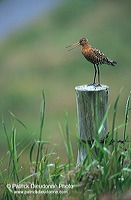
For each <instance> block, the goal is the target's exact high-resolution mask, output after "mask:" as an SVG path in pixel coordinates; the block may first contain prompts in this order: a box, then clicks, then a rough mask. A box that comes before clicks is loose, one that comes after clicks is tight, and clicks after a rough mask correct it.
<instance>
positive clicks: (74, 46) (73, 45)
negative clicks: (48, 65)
mask: <svg viewBox="0 0 131 200" xmlns="http://www.w3.org/2000/svg"><path fill="white" fill-rule="evenodd" d="M79 45H80V43H79V42H77V43H75V44H72V45H69V46H67V47H66V48H69V47H72V48H71V49H69V50H68V51H71V50H72V49H74V48H76V47H78V46H79Z"/></svg>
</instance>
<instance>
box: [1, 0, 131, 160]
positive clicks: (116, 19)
mask: <svg viewBox="0 0 131 200" xmlns="http://www.w3.org/2000/svg"><path fill="white" fill-rule="evenodd" d="M62 2H63V3H62ZM130 8H131V1H128V0H126V1H123V0H110V1H109V0H107V1H102V0H100V1H96V0H93V1H92V0H72V1H61V2H60V3H59V4H58V5H57V6H56V7H55V8H54V9H51V10H50V12H48V13H47V14H46V15H42V14H40V16H39V17H37V18H36V19H34V18H33V20H32V21H31V22H30V23H29V24H27V25H25V26H24V27H23V28H20V29H19V30H17V31H14V32H13V33H12V34H10V35H9V36H8V37H6V38H4V39H3V40H1V41H0V113H1V115H2V114H3V115H4V118H5V121H6V126H7V130H8V133H9V134H11V115H10V114H9V110H10V111H11V112H12V113H14V114H15V115H16V116H17V117H18V118H19V119H21V121H22V122H23V123H24V124H25V125H26V126H27V127H28V130H26V129H24V128H23V127H22V126H21V125H19V124H18V123H16V127H17V128H18V129H17V140H18V141H20V142H21V143H23V144H24V143H25V144H26V143H28V142H29V141H30V140H31V139H32V140H34V138H38V134H39V111H40V105H41V100H42V95H41V91H42V88H44V91H45V97H46V111H45V123H44V139H45V140H48V141H50V142H51V143H53V144H54V143H56V144H57V145H58V147H57V151H58V155H60V156H62V157H64V156H63V155H65V149H64V147H63V142H62V137H61V134H60V130H59V126H58V123H60V124H61V126H62V129H63V132H64V131H65V121H66V112H68V121H69V130H70V134H71V135H72V136H76V135H77V115H76V102H75V90H74V87H75V86H77V85H83V84H89V83H92V80H93V73H94V69H93V65H92V64H91V63H89V62H87V61H86V59H84V57H83V56H82V54H81V52H80V47H78V48H76V49H74V50H73V51H71V52H67V49H66V48H65V47H66V46H68V45H70V44H73V43H75V42H77V41H78V40H79V39H80V38H82V37H87V38H88V40H89V44H91V45H92V46H94V47H96V48H98V49H100V50H101V51H102V52H103V53H104V54H105V55H107V56H108V57H109V58H111V59H113V60H115V61H117V62H118V64H117V66H116V67H112V66H108V65H103V66H101V82H102V84H106V85H109V86H110V94H109V104H111V109H110V112H109V131H110V130H111V121H112V115H113V103H114V101H115V99H116V97H117V95H118V93H119V91H120V89H121V88H122V87H124V88H123V90H122V93H121V96H120V101H119V108H118V113H117V121H116V124H117V125H120V124H123V123H124V109H125V103H126V100H127V97H128V95H129V92H130V89H131V87H130V86H131V66H130V61H131V57H130V56H131V26H130V19H131V12H130ZM5 14H8V13H5ZM128 131H129V132H131V130H130V127H129V126H128ZM120 133H121V130H120ZM0 137H1V144H0V149H1V152H2V153H3V152H4V151H5V149H6V145H5V136H4V132H3V129H2V124H0ZM73 143H74V149H75V151H76V152H77V148H76V147H77V143H76V141H75V138H73Z"/></svg>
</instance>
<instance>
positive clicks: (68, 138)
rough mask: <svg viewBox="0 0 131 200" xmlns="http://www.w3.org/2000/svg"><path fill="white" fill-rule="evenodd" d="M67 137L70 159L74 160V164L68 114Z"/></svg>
mask: <svg viewBox="0 0 131 200" xmlns="http://www.w3.org/2000/svg"><path fill="white" fill-rule="evenodd" d="M66 137H67V145H68V159H69V160H72V162H73V163H74V154H73V148H72V143H71V138H70V133H69V128H68V113H66Z"/></svg>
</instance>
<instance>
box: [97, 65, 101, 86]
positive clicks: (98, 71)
mask: <svg viewBox="0 0 131 200" xmlns="http://www.w3.org/2000/svg"><path fill="white" fill-rule="evenodd" d="M97 70H98V86H101V84H100V68H99V66H98V65H97Z"/></svg>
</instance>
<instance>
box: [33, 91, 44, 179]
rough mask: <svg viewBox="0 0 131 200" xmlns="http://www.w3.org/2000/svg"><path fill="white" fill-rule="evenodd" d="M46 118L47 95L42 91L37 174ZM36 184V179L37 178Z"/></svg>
mask: <svg viewBox="0 0 131 200" xmlns="http://www.w3.org/2000/svg"><path fill="white" fill-rule="evenodd" d="M44 116H45V95H44V90H42V106H41V111H40V134H39V143H38V148H37V155H36V165H35V173H36V172H37V169H38V161H39V156H40V149H41V140H42V129H43V125H44ZM35 182H36V178H35Z"/></svg>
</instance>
